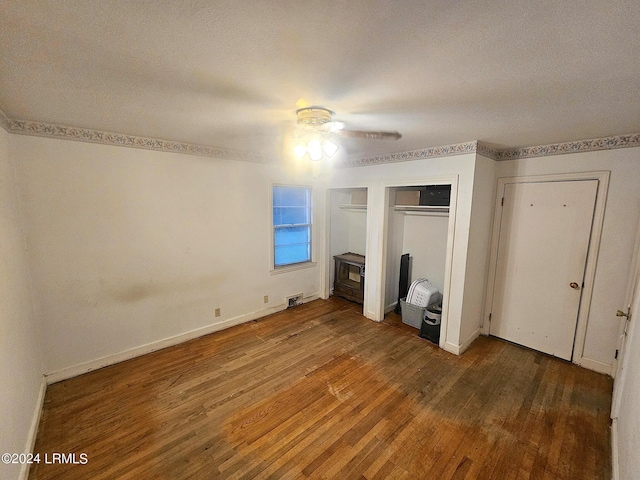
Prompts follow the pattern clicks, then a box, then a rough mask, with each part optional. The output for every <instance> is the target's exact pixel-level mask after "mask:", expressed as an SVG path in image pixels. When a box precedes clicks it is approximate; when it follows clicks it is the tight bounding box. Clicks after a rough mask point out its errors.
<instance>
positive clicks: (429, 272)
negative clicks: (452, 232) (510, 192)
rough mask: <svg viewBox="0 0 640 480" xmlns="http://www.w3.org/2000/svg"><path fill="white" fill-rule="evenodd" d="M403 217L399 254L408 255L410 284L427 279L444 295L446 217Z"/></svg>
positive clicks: (447, 222) (422, 215)
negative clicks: (401, 241)
mask: <svg viewBox="0 0 640 480" xmlns="http://www.w3.org/2000/svg"><path fill="white" fill-rule="evenodd" d="M404 217H405V218H404V234H403V247H402V253H409V254H410V255H411V259H412V260H411V262H412V266H411V281H414V280H416V279H418V278H428V279H429V282H431V283H432V284H433V285H435V286H436V287H438V290H440V292H443V291H444V260H445V257H446V254H447V238H448V235H447V233H448V226H449V217H448V216H427V215H424V214H419V215H413V214H406V215H404Z"/></svg>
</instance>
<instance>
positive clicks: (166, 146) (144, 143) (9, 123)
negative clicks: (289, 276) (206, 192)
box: [0, 114, 275, 163]
mask: <svg viewBox="0 0 640 480" xmlns="http://www.w3.org/2000/svg"><path fill="white" fill-rule="evenodd" d="M3 117H4V118H3ZM5 119H6V121H5ZM0 123H1V124H2V127H3V128H4V129H5V130H7V131H8V132H9V133H15V134H18V135H32V136H37V137H47V138H58V139H61V140H73V141H77V142H87V143H99V144H102V145H112V146H117V147H129V148H140V149H144V150H156V151H160V152H171V153H185V154H188V155H199V156H203V157H214V158H220V159H227V160H241V161H245V162H257V163H273V162H274V161H275V159H274V158H270V157H267V156H265V155H259V154H256V153H251V152H244V151H240V150H225V149H222V148H217V147H210V146H206V145H197V144H192V143H182V142H174V141H171V140H161V139H157V138H147V137H137V136H135V135H125V134H122V133H112V132H101V131H99V130H91V129H88V128H78V127H68V126H65V125H55V124H51V123H43V122H32V121H25V120H11V119H8V118H7V117H6V116H5V115H4V114H2V115H1V116H0Z"/></svg>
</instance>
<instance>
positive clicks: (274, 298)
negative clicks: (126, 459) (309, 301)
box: [15, 137, 324, 378]
mask: <svg viewBox="0 0 640 480" xmlns="http://www.w3.org/2000/svg"><path fill="white" fill-rule="evenodd" d="M15 142H16V144H17V145H18V151H19V152H20V155H19V158H17V159H16V160H17V162H16V169H17V173H18V180H19V182H18V184H19V185H20V187H21V195H22V198H23V199H24V205H25V218H26V233H27V240H28V245H29V250H30V252H31V260H32V265H33V273H34V286H35V293H36V296H37V297H38V298H39V299H40V307H41V308H40V310H39V312H38V313H39V317H40V320H41V324H42V331H43V335H44V336H45V338H46V339H47V341H46V343H45V345H44V362H45V372H46V373H48V374H50V373H52V372H58V373H57V374H56V375H54V378H64V377H65V376H66V375H68V374H74V373H81V371H83V369H86V368H85V367H90V368H94V367H96V366H99V364H100V363H101V362H102V363H110V362H111V361H113V360H114V359H120V358H122V355H124V357H126V356H127V355H126V354H125V353H126V352H134V353H136V354H140V353H144V352H145V351H149V350H150V349H152V348H153V346H154V345H155V346H157V345H158V342H162V341H163V340H165V339H170V338H173V337H176V336H181V335H184V334H186V333H187V332H200V333H202V332H203V329H204V330H207V329H210V328H211V327H212V326H215V325H228V324H231V323H233V322H237V321H242V320H246V319H249V318H254V317H255V316H259V315H261V314H263V313H265V312H266V313H268V311H269V309H270V308H271V309H273V308H278V307H280V306H283V305H284V302H285V298H286V297H287V296H289V295H294V294H297V293H303V294H304V295H305V296H310V295H315V294H317V293H318V287H319V273H318V269H317V266H314V267H313V268H307V269H301V270H297V271H292V272H288V273H280V274H277V275H272V274H270V265H271V263H270V262H271V260H270V259H271V255H272V253H271V227H270V225H271V223H270V222H271V213H270V212H271V206H270V192H271V184H272V182H278V183H295V184H310V183H311V182H310V180H309V178H300V177H299V176H298V175H297V174H296V173H295V172H291V173H288V172H285V171H284V170H282V169H281V168H276V167H270V166H266V165H260V164H255V163H248V162H237V161H223V160H215V159H209V158H203V157H196V156H189V155H181V154H172V153H163V152H153V151H147V150H136V149H131V148H120V147H114V146H105V145H95V144H87V143H79V142H70V141H60V140H53V139H44V138H36V137H16V140H15ZM317 190H318V189H316V190H314V193H315V196H314V201H315V202H316V207H318V208H314V212H315V214H316V217H318V216H319V215H320V213H321V212H323V211H324V200H323V199H322V195H320V194H319V192H318V191H317ZM319 212H320V213H319ZM316 230H317V229H314V232H316ZM316 233H317V232H316ZM317 243H318V242H317V241H314V245H317ZM318 250H320V249H318ZM318 255H319V254H318V253H317V252H316V257H317V256H318ZM264 295H268V296H269V300H270V301H269V303H268V304H264V303H263V296H264ZM216 308H220V309H221V316H220V317H218V318H215V317H214V310H215V309H216ZM119 355H120V356H119ZM100 359H106V360H105V361H101V360H100ZM60 372H62V374H61V373H60Z"/></svg>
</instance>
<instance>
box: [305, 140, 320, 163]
mask: <svg viewBox="0 0 640 480" xmlns="http://www.w3.org/2000/svg"><path fill="white" fill-rule="evenodd" d="M307 152H308V153H309V158H310V159H311V160H316V161H317V160H321V159H322V144H321V143H320V140H309V143H307Z"/></svg>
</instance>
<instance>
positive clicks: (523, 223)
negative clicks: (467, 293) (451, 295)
mask: <svg viewBox="0 0 640 480" xmlns="http://www.w3.org/2000/svg"><path fill="white" fill-rule="evenodd" d="M597 189H598V181H597V180H576V181H557V182H555V181H554V182H531V183H507V184H505V185H504V191H503V206H502V216H501V223H500V236H499V241H498V242H499V243H498V254H497V264H496V276H495V288H494V292H495V293H494V297H493V304H492V308H491V325H490V330H489V333H490V334H491V335H494V336H496V337H500V338H503V339H505V340H509V341H511V342H514V343H517V344H519V345H524V346H526V347H529V348H533V349H535V350H538V351H541V352H544V353H548V354H550V355H554V356H556V357H560V358H563V359H565V360H571V357H572V353H573V344H574V338H575V332H576V324H577V320H578V309H579V305H580V296H581V292H582V287H583V278H584V273H585V264H586V260H587V252H588V249H589V241H590V238H591V226H592V222H593V214H594V208H595V201H596V193H597Z"/></svg>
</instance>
